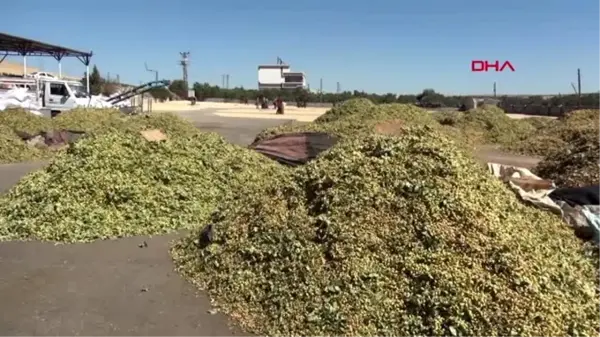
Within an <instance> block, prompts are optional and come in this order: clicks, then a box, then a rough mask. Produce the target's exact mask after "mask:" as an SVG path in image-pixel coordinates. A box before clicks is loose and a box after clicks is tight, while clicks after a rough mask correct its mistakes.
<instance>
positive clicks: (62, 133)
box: [15, 130, 85, 146]
mask: <svg viewBox="0 0 600 337" xmlns="http://www.w3.org/2000/svg"><path fill="white" fill-rule="evenodd" d="M15 133H16V134H17V135H18V136H19V137H20V138H21V139H23V140H24V141H26V142H29V143H31V144H32V145H38V144H39V145H41V144H45V145H46V146H63V145H68V144H71V143H74V142H76V141H77V140H79V138H81V137H83V136H84V135H85V132H82V131H73V130H52V131H42V132H40V133H37V134H29V133H27V132H23V131H15Z"/></svg>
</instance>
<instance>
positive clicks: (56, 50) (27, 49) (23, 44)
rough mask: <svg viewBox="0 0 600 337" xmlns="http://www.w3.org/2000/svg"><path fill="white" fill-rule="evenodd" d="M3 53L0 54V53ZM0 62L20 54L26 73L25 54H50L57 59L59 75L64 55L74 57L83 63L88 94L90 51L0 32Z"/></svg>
mask: <svg viewBox="0 0 600 337" xmlns="http://www.w3.org/2000/svg"><path fill="white" fill-rule="evenodd" d="M2 53H3V54H4V55H1V54H2ZM0 55H1V56H0V63H2V61H4V60H5V59H6V57H7V56H22V57H23V75H25V73H26V70H25V69H26V68H27V63H26V58H27V56H51V57H54V58H55V59H56V60H57V61H58V69H59V70H58V72H59V76H60V75H61V74H62V68H61V62H60V61H61V60H62V59H63V58H64V57H75V58H77V59H78V60H79V61H81V63H83V64H84V65H85V77H86V87H87V92H88V94H89V93H90V59H91V58H92V52H91V51H90V52H83V51H79V50H75V49H71V48H65V47H61V46H56V45H52V44H49V43H44V42H40V41H36V40H31V39H26V38H23V37H19V36H14V35H10V34H5V33H0Z"/></svg>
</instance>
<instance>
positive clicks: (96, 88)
mask: <svg viewBox="0 0 600 337" xmlns="http://www.w3.org/2000/svg"><path fill="white" fill-rule="evenodd" d="M81 82H82V83H84V84H85V83H86V82H87V73H85V74H84V75H83V79H82V80H81ZM103 84H104V79H103V78H102V76H100V71H99V70H98V67H97V66H96V65H94V66H93V67H92V73H91V74H90V93H91V94H92V95H100V94H101V93H102V85H103Z"/></svg>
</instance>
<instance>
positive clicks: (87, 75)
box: [85, 65, 91, 96]
mask: <svg viewBox="0 0 600 337" xmlns="http://www.w3.org/2000/svg"><path fill="white" fill-rule="evenodd" d="M85 82H86V87H87V94H88V96H91V95H90V66H89V65H86V66H85Z"/></svg>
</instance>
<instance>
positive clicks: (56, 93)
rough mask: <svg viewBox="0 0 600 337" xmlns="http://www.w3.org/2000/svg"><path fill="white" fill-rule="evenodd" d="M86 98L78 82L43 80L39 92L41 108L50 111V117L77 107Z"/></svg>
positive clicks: (84, 91)
mask: <svg viewBox="0 0 600 337" xmlns="http://www.w3.org/2000/svg"><path fill="white" fill-rule="evenodd" d="M86 97H88V95H87V93H86V90H85V88H84V87H83V85H81V84H80V83H78V82H72V81H64V80H58V79H56V80H44V81H43V83H42V90H41V101H42V106H43V107H44V109H46V110H50V115H51V116H52V117H54V116H56V115H58V114H60V113H61V112H63V111H67V110H71V109H73V108H75V107H77V106H79V105H81V104H80V102H81V99H85V98H86Z"/></svg>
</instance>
